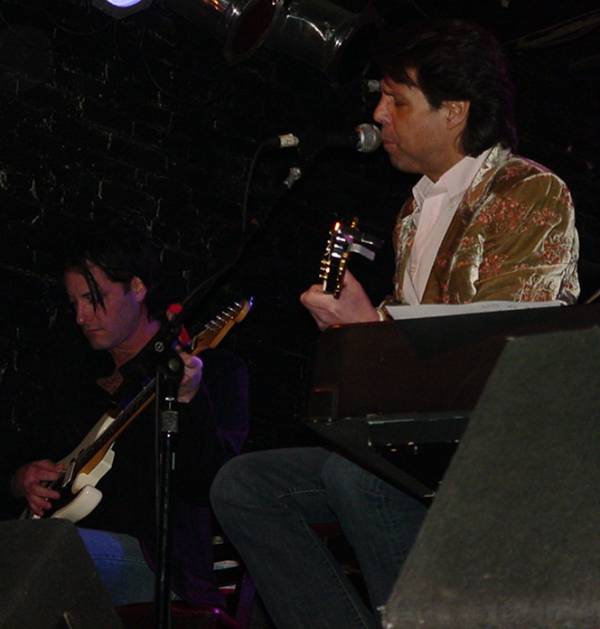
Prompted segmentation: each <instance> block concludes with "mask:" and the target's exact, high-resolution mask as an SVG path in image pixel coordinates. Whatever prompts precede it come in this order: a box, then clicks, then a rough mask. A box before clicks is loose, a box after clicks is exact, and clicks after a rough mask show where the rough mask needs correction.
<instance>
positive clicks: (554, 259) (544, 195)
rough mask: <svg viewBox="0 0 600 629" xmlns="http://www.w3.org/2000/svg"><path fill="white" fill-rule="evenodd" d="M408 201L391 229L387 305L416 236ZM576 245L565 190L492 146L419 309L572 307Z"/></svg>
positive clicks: (397, 294) (398, 289) (397, 295)
mask: <svg viewBox="0 0 600 629" xmlns="http://www.w3.org/2000/svg"><path fill="white" fill-rule="evenodd" d="M415 208H416V205H415V201H414V199H410V200H408V201H407V202H406V203H405V204H404V206H403V207H402V210H401V211H400V214H399V216H398V220H397V223H396V227H395V230H394V246H395V250H396V272H395V276H394V301H395V302H396V303H398V302H400V303H402V302H403V301H404V300H403V298H402V283H403V278H404V272H405V270H406V265H407V263H408V258H409V255H410V251H411V248H412V244H413V241H414V237H415V233H416V225H415V222H414V220H413V212H414V211H415ZM578 253H579V241H578V236H577V231H576V229H575V215H574V209H573V202H572V200H571V195H570V193H569V190H568V188H567V186H566V185H565V183H564V182H563V181H561V180H560V179H559V178H558V177H557V176H556V175H555V174H554V173H552V172H550V171H549V170H547V169H545V168H544V167H543V166H540V165H539V164H536V163H535V162H532V161H529V160H526V159H524V158H522V157H518V156H516V155H513V154H511V152H510V151H508V150H507V149H504V148H502V147H501V146H499V145H497V146H495V147H494V148H493V149H492V150H491V152H490V154H489V156H488V157H487V159H486V160H485V162H484V163H483V165H482V167H481V169H480V170H479V171H478V173H477V174H476V175H475V178H474V180H473V182H472V184H471V186H470V187H469V188H468V189H467V191H466V192H465V194H464V196H463V199H462V201H461V203H460V205H459V207H458V209H457V210H456V214H455V215H454V218H453V220H452V222H451V223H450V226H449V228H448V231H447V232H446V235H445V237H444V239H443V241H442V244H441V246H440V249H439V251H438V254H437V256H436V259H435V262H434V264H433V268H432V270H431V274H430V276H429V280H428V281H427V285H426V287H425V292H424V294H423V299H422V303H450V304H459V303H469V302H473V301H483V300H504V301H546V300H553V299H558V300H561V301H563V302H564V303H567V304H569V303H574V302H575V301H576V299H577V296H578V295H579V281H578V278H577V259H578Z"/></svg>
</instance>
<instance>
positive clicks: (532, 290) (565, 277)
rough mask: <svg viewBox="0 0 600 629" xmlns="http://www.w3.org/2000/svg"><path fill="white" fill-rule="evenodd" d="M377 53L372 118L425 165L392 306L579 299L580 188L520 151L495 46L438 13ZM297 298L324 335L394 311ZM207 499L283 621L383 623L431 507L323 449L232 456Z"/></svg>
mask: <svg viewBox="0 0 600 629" xmlns="http://www.w3.org/2000/svg"><path fill="white" fill-rule="evenodd" d="M379 57H380V58H379V61H380V67H381V68H382V70H383V80H382V81H381V97H380V100H379V104H378V105H377V107H376V109H375V113H374V118H375V120H376V122H378V123H379V124H380V125H381V135H382V141H383V146H384V149H385V150H386V152H387V153H388V156H389V159H390V161H391V163H392V165H393V166H394V167H395V168H397V169H398V170H401V171H403V172H410V173H416V174H419V175H421V179H420V180H419V181H418V183H417V184H416V185H415V187H414V188H413V196H412V198H411V199H410V200H409V201H407V202H406V204H405V205H404V207H403V208H402V209H401V212H400V215H399V217H398V222H397V225H396V229H395V233H394V244H395V247H396V272H395V277H394V297H393V299H392V300H391V301H394V302H396V303H405V304H406V303H407V304H420V303H469V302H472V301H476V300H511V301H545V300H556V299H557V300H561V301H563V302H565V303H573V302H574V301H575V300H576V298H577V295H578V292H579V284H578V279H577V273H576V265H577V255H578V240H577V232H576V231H575V226H574V211H573V205H572V201H571V197H570V194H569V191H568V190H567V188H566V186H565V184H564V183H563V182H562V181H561V180H560V179H559V178H558V177H557V176H556V175H554V174H553V173H551V172H549V171H548V170H547V169H545V168H543V167H541V166H539V165H538V164H535V163H533V162H531V161H529V160H526V159H523V158H521V157H518V156H516V155H514V154H513V153H512V149H513V148H514V146H515V143H516V135H515V129H514V121H513V118H512V86H511V82H510V80H509V77H508V73H507V65H506V61H505V59H504V56H503V53H502V50H501V48H500V46H499V44H498V42H497V41H496V40H495V39H494V38H493V36H492V35H491V34H489V33H487V32H486V31H484V30H483V29H481V28H479V27H478V26H475V25H471V24H467V23H464V22H459V21H450V20H445V21H441V22H437V23H436V22H431V21H429V22H427V23H424V24H420V25H416V26H415V25H413V26H406V27H405V28H403V29H402V30H401V31H397V32H395V33H393V34H391V35H390V36H389V37H388V38H387V39H386V40H385V41H384V45H383V46H382V48H381V51H380V55H379ZM301 299H302V303H303V304H304V305H305V306H306V307H307V308H308V310H309V311H310V313H311V315H312V316H313V317H314V318H315V320H316V322H317V324H318V325H319V327H320V328H321V329H323V328H326V327H328V326H330V325H332V324H337V323H342V324H343V323H351V322H362V321H365V322H366V321H377V320H378V319H380V318H383V317H385V316H386V314H385V311H384V310H382V309H381V308H376V307H375V306H374V305H373V304H372V303H371V302H370V300H369V299H368V297H367V295H366V293H365V291H364V290H363V288H362V286H361V285H360V284H359V282H358V281H357V280H356V279H355V278H354V277H353V276H352V275H351V274H349V273H348V274H346V277H345V281H344V283H343V288H342V293H341V296H340V298H339V299H334V297H333V296H332V295H329V294H324V293H323V291H322V287H321V286H320V285H315V286H313V287H311V288H310V289H309V290H308V291H306V292H305V293H304V294H303V295H302V298H301ZM356 360H359V361H360V356H357V357H356ZM401 384H402V374H400V373H399V374H398V385H399V386H401ZM431 386H432V387H434V386H435V383H433V382H432V383H431ZM211 499H212V504H213V506H214V508H215V512H216V514H217V516H218V517H219V520H220V522H221V524H222V526H223V528H224V529H225V532H226V533H227V534H228V537H229V539H230V540H231V541H232V542H233V543H234V544H235V545H236V546H237V548H238V550H239V552H240V554H241V555H242V557H243V559H244V560H245V563H246V565H247V567H248V568H249V570H250V572H251V574H252V576H253V578H254V581H255V583H256V586H257V590H258V592H259V594H260V595H261V598H262V600H263V601H264V603H265V605H266V607H267V610H268V611H269V613H270V615H271V617H272V618H273V620H274V621H275V624H276V625H277V627H278V628H279V629H284V628H293V629H302V628H304V627H311V629H326V628H331V627H344V628H345V629H354V628H364V627H376V626H378V625H379V619H378V614H377V612H378V611H380V610H381V608H382V607H383V605H384V604H385V603H386V600H387V598H388V596H389V594H390V592H391V590H392V586H393V584H394V582H395V580H396V577H397V575H398V573H399V571H400V568H401V566H402V563H403V561H404V558H405V557H406V555H407V553H408V551H409V549H410V547H411V544H412V542H413V539H414V537H415V535H416V534H417V531H418V529H419V526H420V523H421V521H422V519H423V517H424V515H425V509H424V507H423V506H422V505H421V504H420V503H418V502H417V501H416V500H414V499H413V498H411V497H410V496H408V495H406V494H404V493H403V492H402V491H400V490H398V489H396V488H395V487H392V486H391V485H390V484H388V483H386V482H384V481H383V480H382V479H380V478H377V477H375V476H374V475H372V474H370V473H368V472H367V471H366V470H364V469H362V468H361V467H359V466H358V465H355V464H353V463H351V462H350V461H348V460H347V459H345V458H343V457H341V456H339V455H337V454H335V453H331V452H328V451H327V450H325V449H324V448H293V449H287V450H274V451H269V452H258V453H251V454H246V455H244V456H242V457H239V458H237V459H234V460H232V461H230V462H229V463H228V464H227V465H226V466H225V467H224V468H223V469H222V470H221V471H220V472H219V474H218V475H217V477H216V479H215V482H214V484H213V487H212V489H211ZM324 522H335V523H338V524H339V525H340V526H341V528H342V531H343V533H344V535H345V537H346V539H347V540H348V542H349V543H350V544H351V545H352V547H353V549H354V551H355V554H356V558H357V559H358V562H359V564H360V568H361V572H362V574H363V577H364V580H365V583H366V586H367V589H368V595H369V599H370V606H368V605H365V603H364V601H363V599H362V597H361V596H359V594H358V592H357V591H356V590H355V589H354V588H353V587H352V584H351V583H350V581H349V580H348V578H347V576H346V575H345V574H344V573H343V571H342V569H341V567H340V566H339V565H338V564H337V562H336V561H335V558H334V557H333V556H332V555H331V553H330V552H329V551H328V549H327V548H326V547H325V545H324V544H323V543H321V541H320V540H319V539H318V538H317V536H316V534H315V533H314V531H313V530H312V529H311V526H310V525H311V524H313V523H324Z"/></svg>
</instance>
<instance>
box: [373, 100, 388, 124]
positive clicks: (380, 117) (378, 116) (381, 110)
mask: <svg viewBox="0 0 600 629" xmlns="http://www.w3.org/2000/svg"><path fill="white" fill-rule="evenodd" d="M373 120H375V122H377V123H379V124H385V122H386V121H387V106H386V104H385V102H384V100H383V95H382V96H381V98H380V99H379V102H378V103H377V107H375V111H374V112H373Z"/></svg>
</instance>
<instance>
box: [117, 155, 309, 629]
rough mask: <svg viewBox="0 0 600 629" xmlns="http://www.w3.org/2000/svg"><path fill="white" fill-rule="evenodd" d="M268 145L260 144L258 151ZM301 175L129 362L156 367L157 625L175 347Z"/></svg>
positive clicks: (286, 184) (167, 607) (161, 624)
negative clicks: (189, 321)
mask: <svg viewBox="0 0 600 629" xmlns="http://www.w3.org/2000/svg"><path fill="white" fill-rule="evenodd" d="M266 146H267V143H263V144H261V145H260V146H259V148H258V150H257V152H256V155H255V159H256V157H258V154H259V153H260V151H261V150H262V149H263V148H265V147H266ZM301 176H302V171H301V169H300V168H299V167H298V166H292V167H291V168H290V169H289V173H288V175H287V177H286V178H285V179H284V180H283V181H282V182H281V191H280V192H279V194H278V195H277V197H276V198H275V200H274V202H273V203H272V205H271V208H270V209H269V210H268V211H267V212H266V213H265V215H264V216H263V217H262V220H261V221H258V220H257V219H255V218H254V219H253V220H252V221H251V222H250V225H251V227H252V229H246V228H244V230H243V232H244V233H243V239H242V242H241V244H240V247H239V249H238V251H237V253H236V254H235V255H234V256H233V258H232V260H231V261H230V262H229V263H227V264H226V265H225V266H224V267H222V268H221V269H220V270H219V271H218V272H216V273H214V274H213V275H212V276H211V277H209V278H207V279H206V280H204V281H203V282H202V283H201V284H199V285H198V286H196V288H194V290H192V291H191V293H190V294H189V295H188V296H187V297H186V298H185V300H184V301H183V303H182V308H181V310H180V312H179V313H178V314H176V315H175V316H174V317H173V318H172V319H170V320H169V319H165V320H164V321H163V323H162V324H161V327H160V329H159V331H158V332H157V333H156V335H155V336H154V338H153V339H152V340H151V341H150V343H149V344H148V345H147V346H146V347H145V348H143V349H142V351H141V352H140V353H139V354H138V355H137V356H136V357H135V358H134V359H133V361H131V363H130V364H129V365H128V369H129V370H130V374H131V376H133V377H136V376H137V377H138V378H140V377H147V374H148V366H149V365H150V364H152V365H155V366H156V377H155V386H156V409H157V422H156V426H157V435H156V442H157V443H158V444H159V447H158V452H159V474H158V478H157V482H158V485H159V486H158V488H157V494H158V508H157V515H158V517H157V527H158V530H157V561H158V565H157V570H156V580H155V617H156V627H157V629H170V627H171V587H170V582H171V574H170V545H171V544H170V540H171V495H172V490H171V484H172V473H173V471H174V470H175V462H176V445H177V433H178V430H179V411H178V402H177V392H178V388H179V384H180V382H181V378H182V376H183V361H182V360H181V358H180V357H179V355H178V354H177V352H176V351H175V349H174V346H175V343H176V341H177V337H178V335H179V331H180V329H181V326H182V325H183V324H184V323H185V322H186V321H187V319H188V318H189V315H190V312H191V311H192V310H193V306H195V305H196V304H197V303H199V302H200V301H201V300H202V299H203V298H204V297H205V296H206V295H207V294H208V292H209V291H210V290H211V289H212V288H213V286H214V285H215V284H216V282H217V280H218V279H220V278H221V277H223V276H224V275H225V274H226V273H227V272H228V271H230V270H231V269H232V268H233V267H234V266H235V265H236V264H237V263H238V262H239V260H240V258H241V257H242V255H243V253H244V252H245V250H246V247H247V245H248V243H249V242H250V241H251V240H252V239H253V237H254V236H255V235H256V234H257V233H258V232H259V231H260V228H261V227H263V226H264V224H265V223H266V222H267V219H268V217H269V216H270V215H271V213H272V211H273V209H274V208H275V207H276V206H277V205H278V203H279V201H280V200H281V198H282V197H283V195H284V193H285V192H287V191H288V190H290V189H291V187H292V186H293V185H294V183H296V181H298V180H299V179H300V178H301Z"/></svg>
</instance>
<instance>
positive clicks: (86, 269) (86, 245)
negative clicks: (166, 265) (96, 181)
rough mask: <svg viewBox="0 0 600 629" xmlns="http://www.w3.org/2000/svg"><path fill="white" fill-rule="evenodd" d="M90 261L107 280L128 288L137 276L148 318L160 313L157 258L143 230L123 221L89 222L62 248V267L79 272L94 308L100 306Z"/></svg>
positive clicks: (161, 305)
mask: <svg viewBox="0 0 600 629" xmlns="http://www.w3.org/2000/svg"><path fill="white" fill-rule="evenodd" d="M90 264H94V265H95V266H97V267H99V268H100V269H102V270H103V271H104V273H106V275H107V277H108V278H109V279H110V280H111V281H113V282H119V283H121V284H123V285H124V286H125V288H126V290H129V288H130V285H131V280H132V279H133V278H134V277H136V276H137V277H139V278H140V279H141V280H142V281H143V282H144V284H145V286H146V289H147V291H148V292H147V294H146V299H145V304H146V308H147V309H148V316H149V317H150V318H151V319H159V318H160V317H161V316H162V314H163V312H164V300H163V298H162V286H161V267H160V261H159V259H158V255H157V253H156V251H155V249H154V248H153V247H152V244H151V242H150V239H149V238H148V236H147V234H146V233H145V232H144V231H142V230H139V229H137V228H133V227H130V226H125V225H115V224H112V225H109V226H98V225H90V226H89V228H88V229H87V230H86V231H85V232H83V233H80V234H78V235H77V240H76V242H75V243H74V244H73V245H71V246H70V248H69V250H68V251H67V252H66V255H65V258H64V264H63V269H64V270H65V271H69V270H73V271H76V272H77V273H81V275H83V277H84V278H85V280H86V282H87V285H88V287H89V289H90V294H91V298H92V303H93V304H94V308H97V307H98V306H100V307H101V308H104V301H103V299H102V295H101V294H100V291H99V289H98V284H97V282H96V280H95V279H94V276H93V275H92V273H91V271H90Z"/></svg>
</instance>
